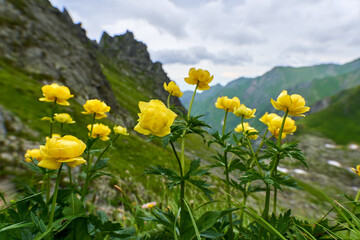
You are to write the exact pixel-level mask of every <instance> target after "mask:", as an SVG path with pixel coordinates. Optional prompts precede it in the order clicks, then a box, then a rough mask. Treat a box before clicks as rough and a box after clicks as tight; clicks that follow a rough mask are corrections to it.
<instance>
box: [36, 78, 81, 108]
mask: <svg viewBox="0 0 360 240" xmlns="http://www.w3.org/2000/svg"><path fill="white" fill-rule="evenodd" d="M41 90H42V92H43V95H44V97H43V98H39V100H40V101H43V102H55V100H56V103H57V104H60V105H64V106H69V105H70V103H69V102H68V101H66V100H68V99H69V98H71V97H73V96H74V95H72V94H70V90H69V88H68V87H65V86H59V85H58V84H56V83H53V84H51V85H45V86H43V87H42V88H41Z"/></svg>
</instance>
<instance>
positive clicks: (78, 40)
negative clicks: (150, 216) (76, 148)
mask: <svg viewBox="0 0 360 240" xmlns="http://www.w3.org/2000/svg"><path fill="white" fill-rule="evenodd" d="M0 80H1V81H0V142H1V146H0V162H2V164H1V165H0V173H2V174H7V173H11V174H10V176H18V177H21V176H26V174H29V173H28V172H26V170H25V169H24V168H21V167H20V166H21V164H20V162H21V161H23V154H24V153H25V150H26V149H29V148H35V147H38V146H39V144H43V143H44V139H45V136H46V135H48V134H49V126H48V123H46V122H43V121H40V119H41V118H42V117H44V116H48V115H49V114H50V107H49V106H50V105H49V104H48V103H44V102H40V101H39V100H38V99H39V98H40V97H41V96H42V93H41V87H42V85H44V84H49V83H52V82H56V83H59V84H61V85H66V86H68V87H69V88H70V90H71V92H72V93H73V94H74V95H75V97H74V98H72V99H71V100H70V103H71V106H70V107H67V108H63V107H62V106H57V111H58V112H59V111H64V112H68V113H69V114H70V115H71V116H72V117H73V119H74V120H75V121H76V123H75V124H74V125H72V126H66V128H65V130H66V133H68V134H73V135H75V136H77V137H79V138H81V139H86V138H87V132H88V130H87V128H86V126H87V124H89V121H90V119H89V118H88V117H87V116H85V115H83V114H81V111H83V107H82V105H83V104H84V103H85V101H86V100H87V99H91V98H98V99H101V100H103V101H105V102H106V103H107V104H108V105H110V106H111V112H110V114H109V118H107V119H103V120H101V122H103V123H106V124H109V125H110V126H112V125H114V124H116V125H124V126H126V127H128V129H129V131H130V132H131V134H130V136H128V137H126V138H124V139H123V140H121V141H120V140H119V141H118V142H117V143H116V144H115V145H114V147H115V148H116V151H111V153H110V152H109V153H108V155H109V157H110V159H111V166H112V167H111V169H110V170H111V171H112V172H114V173H124V172H125V171H126V170H128V171H131V173H132V176H133V177H138V176H140V175H141V174H143V172H144V169H145V168H146V167H147V166H150V165H152V164H154V162H155V161H156V162H157V163H161V162H164V163H168V162H169V161H168V159H169V158H170V157H172V153H171V152H170V150H169V151H168V150H163V147H162V145H161V144H160V143H159V142H156V141H153V142H151V143H145V139H144V136H142V135H140V134H137V133H136V132H134V131H132V129H133V127H134V126H135V124H136V123H137V121H136V120H137V118H138V116H137V113H138V112H139V108H138V102H139V101H148V100H150V99H153V98H156V99H161V100H163V101H164V102H165V101H166V99H167V93H166V92H165V90H164V89H163V83H164V82H169V81H170V79H169V78H168V77H167V75H166V73H165V72H164V70H163V69H162V65H161V63H159V62H152V61H151V59H150V56H149V53H148V51H147V47H146V45H145V44H144V43H142V42H139V41H137V40H136V39H134V35H133V34H132V33H131V32H127V33H125V34H123V35H119V36H109V35H108V34H107V33H104V34H103V35H102V37H101V41H100V42H99V43H97V42H95V41H91V40H90V39H88V38H87V36H86V32H85V30H84V29H82V28H81V24H74V23H73V21H72V19H71V17H70V15H69V13H68V12H67V11H66V10H65V9H64V10H63V11H62V12H61V11H59V10H58V9H56V8H54V7H53V6H52V5H51V4H50V2H49V1H47V0H5V1H0ZM171 103H172V104H176V105H178V106H179V107H181V104H180V101H179V99H178V98H172V102H171ZM102 144H103V145H104V144H105V143H102ZM100 145H101V144H100ZM101 146H102V145H101ZM140 146H141V151H139V147H140ZM138 166H141V167H138ZM14 168H15V169H18V170H16V171H15V173H14ZM2 174H1V175H2ZM145 181H146V179H144V178H142V177H139V178H138V179H137V180H136V183H134V184H140V183H141V182H145ZM154 186H155V183H154Z"/></svg>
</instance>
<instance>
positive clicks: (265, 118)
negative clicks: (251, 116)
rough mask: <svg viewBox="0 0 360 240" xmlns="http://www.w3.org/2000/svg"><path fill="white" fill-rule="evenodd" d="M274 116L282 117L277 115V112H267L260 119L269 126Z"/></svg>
mask: <svg viewBox="0 0 360 240" xmlns="http://www.w3.org/2000/svg"><path fill="white" fill-rule="evenodd" d="M274 117H280V116H279V115H277V114H276V113H267V112H266V113H265V114H264V115H263V116H262V117H261V118H260V119H259V120H260V122H262V123H264V124H265V125H267V126H269V123H270V121H271V119H273V118H274Z"/></svg>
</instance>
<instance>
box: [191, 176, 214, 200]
mask: <svg viewBox="0 0 360 240" xmlns="http://www.w3.org/2000/svg"><path fill="white" fill-rule="evenodd" d="M187 181H188V182H190V183H192V184H193V185H194V186H196V187H198V188H199V189H200V190H201V191H202V192H203V193H204V194H205V196H206V197H207V198H209V199H210V200H211V201H213V198H212V197H211V194H214V192H213V191H211V190H210V189H209V188H208V187H210V186H211V184H209V183H206V181H204V180H195V179H192V178H190V179H188V180H187Z"/></svg>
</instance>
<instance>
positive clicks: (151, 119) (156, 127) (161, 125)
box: [134, 100, 177, 137]
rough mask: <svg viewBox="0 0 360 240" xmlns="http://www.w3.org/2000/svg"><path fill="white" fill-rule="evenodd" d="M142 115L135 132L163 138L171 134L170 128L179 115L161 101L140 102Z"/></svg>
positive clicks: (140, 114)
mask: <svg viewBox="0 0 360 240" xmlns="http://www.w3.org/2000/svg"><path fill="white" fill-rule="evenodd" d="M139 108H140V113H139V114H138V115H139V119H138V122H139V123H138V124H137V125H136V126H135V128H134V130H135V131H137V132H139V133H142V134H144V135H149V134H150V133H151V134H152V135H155V136H158V137H163V136H166V135H168V134H170V132H171V131H170V127H171V125H172V124H173V122H174V120H175V118H176V117H177V115H176V114H175V113H174V112H173V111H171V110H170V109H168V108H167V107H166V106H165V104H164V103H163V102H161V101H160V100H150V102H141V101H140V102H139Z"/></svg>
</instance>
